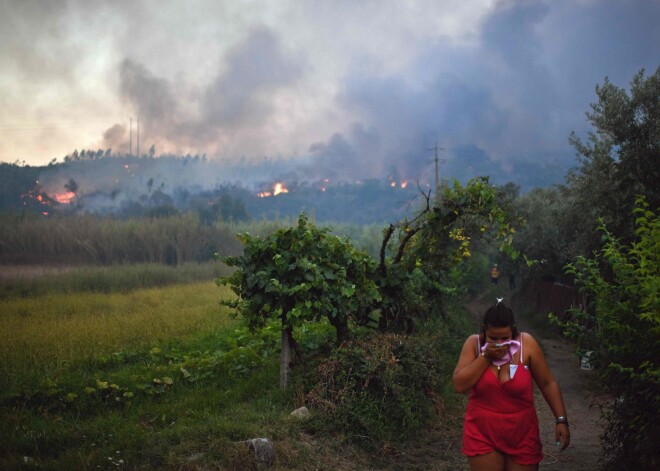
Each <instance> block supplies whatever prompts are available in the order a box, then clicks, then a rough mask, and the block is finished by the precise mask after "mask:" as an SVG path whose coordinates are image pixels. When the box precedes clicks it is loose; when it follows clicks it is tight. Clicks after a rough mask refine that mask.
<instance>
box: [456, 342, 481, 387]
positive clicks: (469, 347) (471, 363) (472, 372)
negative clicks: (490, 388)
mask: <svg viewBox="0 0 660 471" xmlns="http://www.w3.org/2000/svg"><path fill="white" fill-rule="evenodd" d="M477 337H478V336H477V335H472V336H470V337H468V338H467V340H466V341H465V343H464V344H463V348H462V349H461V356H460V357H459V358H458V363H457V364H456V369H455V370H454V376H453V382H454V389H456V392H459V393H465V392H468V391H469V390H470V389H472V386H474V385H475V384H476V382H477V381H479V378H481V375H482V374H484V372H485V371H486V369H488V366H489V365H490V360H488V359H487V358H486V356H485V355H477V345H478V341H477Z"/></svg>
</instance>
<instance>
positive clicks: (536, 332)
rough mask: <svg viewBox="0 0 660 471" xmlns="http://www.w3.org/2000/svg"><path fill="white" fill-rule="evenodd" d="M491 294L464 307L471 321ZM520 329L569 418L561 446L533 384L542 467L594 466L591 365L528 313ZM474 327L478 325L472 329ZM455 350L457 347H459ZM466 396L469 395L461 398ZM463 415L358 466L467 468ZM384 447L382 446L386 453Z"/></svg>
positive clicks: (596, 418)
mask: <svg viewBox="0 0 660 471" xmlns="http://www.w3.org/2000/svg"><path fill="white" fill-rule="evenodd" d="M490 304H491V299H490V298H488V299H484V298H480V299H476V300H474V301H473V302H472V303H470V304H469V306H468V308H469V309H470V311H471V312H472V313H473V314H474V316H475V325H478V320H480V318H481V317H482V316H483V313H484V312H485V310H486V307H487V305H490ZM514 306H515V300H514ZM516 321H517V323H518V326H519V328H520V329H521V330H522V331H525V332H527V333H530V334H531V335H532V336H533V337H534V338H535V339H536V340H537V341H538V342H539V344H540V345H541V348H542V349H543V352H544V354H545V356H546V359H547V361H548V365H549V367H550V371H551V372H552V374H553V375H554V376H555V378H556V379H557V382H558V383H559V386H560V388H561V391H562V395H563V397H564V403H565V404H566V408H567V414H568V418H569V420H570V430H571V444H570V446H569V447H568V448H567V449H566V450H564V451H562V452H560V451H559V450H558V448H557V447H556V445H555V443H556V441H555V436H554V435H555V425H554V415H553V414H552V412H551V411H550V408H549V407H548V405H547V404H546V402H545V400H544V399H543V396H542V395H541V393H540V392H539V390H538V388H537V387H536V386H535V387H534V396H535V402H536V410H537V413H538V417H539V423H540V432H541V442H542V444H543V453H544V458H543V461H542V462H541V464H540V466H539V469H540V470H557V471H560V470H561V471H593V470H596V469H598V467H599V464H598V462H599V459H600V457H601V453H602V448H601V446H600V438H599V437H600V435H601V434H602V432H603V423H602V422H601V420H600V410H599V409H598V407H596V406H593V405H592V404H593V403H594V400H593V399H594V393H593V391H595V390H596V389H595V378H594V373H593V371H590V370H584V369H581V368H580V362H579V359H578V357H577V355H576V354H575V353H574V351H573V346H572V345H571V344H570V343H569V342H567V341H566V340H565V339H563V338H562V337H560V336H559V335H558V334H556V333H553V332H547V331H545V329H537V328H535V326H534V324H533V323H532V322H530V319H525V318H523V317H521V316H518V317H517V319H516ZM475 331H476V330H475ZM457 355H458V352H457ZM465 402H467V400H466V399H465ZM462 425H463V424H462V419H460V420H457V419H452V420H449V421H448V420H447V419H446V416H445V418H443V417H440V418H439V420H438V421H437V422H436V423H435V424H433V426H432V427H431V428H430V430H428V431H427V432H425V434H424V435H423V436H420V437H419V439H418V440H416V441H414V443H411V444H408V445H405V446H403V447H401V448H398V449H396V451H395V452H394V451H392V450H390V451H389V452H390V453H392V456H389V457H388V456H384V457H383V461H384V462H383V463H382V464H381V465H379V466H375V465H373V464H372V465H371V466H368V467H367V468H362V469H385V470H406V471H408V470H419V471H421V470H424V471H430V470H436V471H449V470H451V471H462V470H469V469H470V468H469V466H468V464H467V459H466V458H465V456H463V455H462V454H461V452H460V449H461V444H462ZM387 452H388V450H384V454H385V455H386V454H387Z"/></svg>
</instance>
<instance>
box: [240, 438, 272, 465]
mask: <svg viewBox="0 0 660 471" xmlns="http://www.w3.org/2000/svg"><path fill="white" fill-rule="evenodd" d="M245 443H246V444H247V446H248V449H250V450H251V451H252V452H254V459H255V462H256V463H257V466H259V469H263V468H270V467H271V466H273V464H275V447H274V446H273V442H271V441H270V440H269V439H267V438H251V439H250V440H246V441H245Z"/></svg>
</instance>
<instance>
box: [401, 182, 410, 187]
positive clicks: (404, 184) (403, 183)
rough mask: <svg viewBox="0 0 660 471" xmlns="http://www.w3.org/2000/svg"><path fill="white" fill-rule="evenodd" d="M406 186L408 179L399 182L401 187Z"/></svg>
mask: <svg viewBox="0 0 660 471" xmlns="http://www.w3.org/2000/svg"><path fill="white" fill-rule="evenodd" d="M407 186H408V181H406V180H404V181H402V182H401V188H405V187H407Z"/></svg>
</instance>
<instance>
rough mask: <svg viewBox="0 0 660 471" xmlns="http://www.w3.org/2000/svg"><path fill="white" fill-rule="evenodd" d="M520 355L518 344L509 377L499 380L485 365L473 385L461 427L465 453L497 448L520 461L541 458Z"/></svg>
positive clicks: (528, 381) (529, 379)
mask: <svg viewBox="0 0 660 471" xmlns="http://www.w3.org/2000/svg"><path fill="white" fill-rule="evenodd" d="M520 339H521V341H522V335H521V336H520ZM522 358H523V356H522V346H521V349H520V359H521V360H520V361H519V363H518V368H517V370H516V373H515V375H514V376H513V378H511V380H509V381H507V382H505V383H500V380H499V379H498V378H497V376H496V375H495V374H494V373H493V372H492V371H491V370H490V368H488V369H487V370H486V371H485V372H484V374H483V375H481V378H479V381H477V383H476V384H475V385H474V387H473V388H472V391H471V392H470V396H469V398H468V405H467V410H466V412H465V425H464V428H463V453H464V454H465V455H467V456H478V455H484V454H486V453H489V452H491V451H493V450H497V451H500V452H502V453H504V454H506V455H510V456H511V457H512V458H513V461H515V462H516V463H518V464H522V465H528V464H536V463H540V462H541V460H542V459H543V453H542V452H541V437H540V435H539V421H538V418H537V416H536V409H535V408H534V392H533V385H532V375H531V373H530V372H529V371H528V370H527V368H525V367H524V365H523V363H522Z"/></svg>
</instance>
